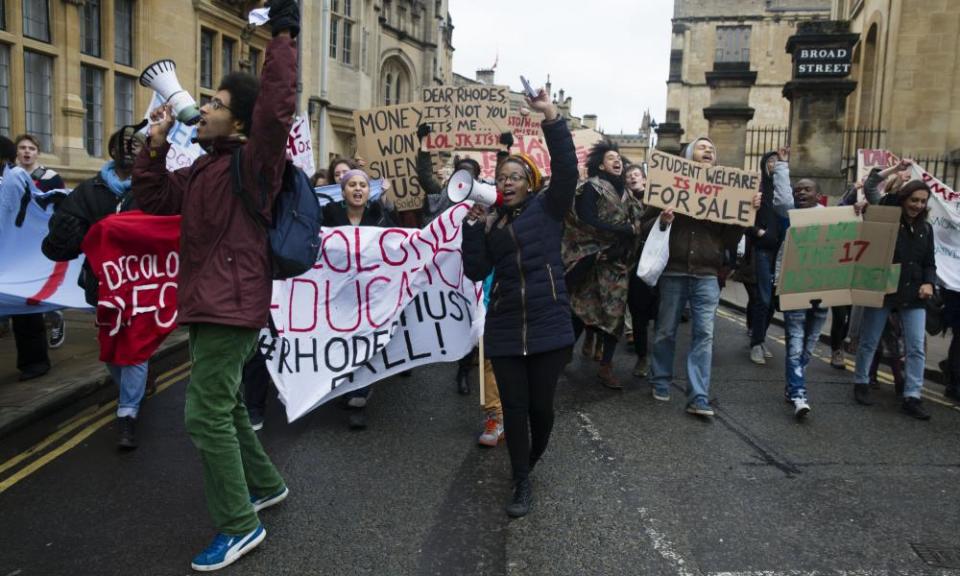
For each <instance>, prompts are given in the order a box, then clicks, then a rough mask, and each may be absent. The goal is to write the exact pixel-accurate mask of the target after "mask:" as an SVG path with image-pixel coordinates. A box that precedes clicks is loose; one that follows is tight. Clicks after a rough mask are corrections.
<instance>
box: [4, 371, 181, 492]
mask: <svg viewBox="0 0 960 576" xmlns="http://www.w3.org/2000/svg"><path fill="white" fill-rule="evenodd" d="M189 369H190V362H184V363H183V364H180V365H179V366H177V367H175V368H172V369H170V370H167V371H166V372H164V373H162V374H160V375H159V376H157V378H156V381H157V382H161V381H162V382H163V383H162V384H158V385H157V389H156V392H154V395H156V394H158V393H160V392H162V391H164V390H166V389H167V388H169V387H170V386H171V385H172V384H173V383H174V382H176V381H178V380H179V379H180V378H182V377H183V376H184V374H185V373H186V372H188V371H189ZM116 407H117V401H116V400H113V401H111V402H108V403H107V404H105V405H103V406H101V407H100V408H99V409H98V410H96V411H95V412H93V413H91V414H87V415H85V416H83V417H82V418H78V419H76V420H73V421H72V422H70V423H69V424H68V425H66V426H64V427H63V428H61V429H59V430H57V431H56V432H54V433H53V434H50V435H49V436H47V437H46V438H44V439H43V440H41V441H40V442H38V443H37V444H34V445H33V446H31V447H30V448H28V449H26V450H24V451H23V452H21V453H19V454H17V455H16V456H14V457H12V458H10V459H9V460H7V461H6V462H3V463H2V464H0V474H2V473H3V472H6V471H7V470H9V469H11V468H13V467H14V466H17V465H18V464H20V463H21V462H23V461H24V460H27V459H29V458H32V457H33V456H35V455H37V454H39V453H41V452H42V451H43V450H46V449H47V447H49V446H50V445H51V444H53V443H55V442H57V441H58V440H60V439H61V438H63V437H64V436H67V435H69V434H70V433H71V432H73V431H74V430H76V429H77V428H80V427H81V426H83V425H85V424H87V423H89V422H91V421H93V420H96V419H97V418H100V421H102V420H103V419H104V417H105V416H104V415H105V414H108V413H109V414H110V415H111V416H112V412H113V411H114V409H115V408H116ZM98 422H99V421H98ZM95 425H96V424H95ZM101 426H102V424H101V425H100V426H97V428H100V427H101ZM91 433H92V432H91ZM87 436H89V434H88V435H87ZM85 437H86V436H85ZM75 445H76V444H74V446H75ZM41 460H42V459H41ZM38 462H39V460H38ZM28 468H29V466H28V467H27V468H24V470H27V469H28ZM15 477H16V475H14V476H11V478H15ZM8 481H9V479H8ZM6 482H7V481H4V482H0V493H2V492H3V491H4V490H6V488H8V487H9V486H7V487H4V486H5V484H6ZM12 485H13V484H11V486H12Z"/></svg>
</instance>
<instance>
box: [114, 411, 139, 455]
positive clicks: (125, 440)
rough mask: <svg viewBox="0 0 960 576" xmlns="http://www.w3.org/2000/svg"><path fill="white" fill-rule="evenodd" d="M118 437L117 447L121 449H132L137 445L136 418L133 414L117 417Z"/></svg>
mask: <svg viewBox="0 0 960 576" xmlns="http://www.w3.org/2000/svg"><path fill="white" fill-rule="evenodd" d="M117 425H118V427H119V433H120V437H119V438H118V439H117V447H118V448H120V449H122V450H133V449H134V448H136V447H137V419H136V418H134V417H133V416H124V417H122V418H117Z"/></svg>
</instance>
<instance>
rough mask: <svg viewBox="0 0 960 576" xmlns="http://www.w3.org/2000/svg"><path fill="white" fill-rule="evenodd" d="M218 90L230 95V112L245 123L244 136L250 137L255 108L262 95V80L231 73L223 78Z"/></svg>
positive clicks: (247, 75) (241, 73) (240, 73)
mask: <svg viewBox="0 0 960 576" xmlns="http://www.w3.org/2000/svg"><path fill="white" fill-rule="evenodd" d="M217 90H225V91H227V92H229V93H230V111H231V112H233V116H234V118H236V119H237V120H239V121H241V122H243V129H242V130H241V131H242V132H243V133H244V135H246V136H249V135H250V128H251V127H252V126H253V106H254V104H256V103H257V94H259V93H260V80H258V79H257V77H256V76H254V75H252V74H248V73H246V72H231V73H230V74H227V75H226V76H224V77H223V80H221V81H220V86H218V87H217Z"/></svg>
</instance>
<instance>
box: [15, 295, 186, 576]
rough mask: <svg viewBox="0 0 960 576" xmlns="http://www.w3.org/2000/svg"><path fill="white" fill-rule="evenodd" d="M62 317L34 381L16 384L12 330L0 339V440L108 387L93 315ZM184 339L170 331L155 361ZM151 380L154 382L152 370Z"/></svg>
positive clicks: (183, 335) (67, 312)
mask: <svg viewBox="0 0 960 576" xmlns="http://www.w3.org/2000/svg"><path fill="white" fill-rule="evenodd" d="M63 316H64V322H65V324H66V332H65V334H66V338H65V339H64V343H63V345H62V346H60V347H59V348H57V349H51V350H50V351H49V354H50V371H49V372H48V373H46V374H45V375H43V376H41V377H39V378H34V379H33V380H28V381H26V382H20V381H19V376H20V373H19V372H18V371H17V347H16V343H15V342H14V339H13V332H9V333H6V334H5V335H4V336H3V337H2V338H0V438H3V437H4V436H7V435H9V434H11V433H13V432H15V431H16V430H18V429H20V428H23V427H25V426H28V425H30V424H31V423H34V422H36V421H38V420H40V419H42V418H44V417H45V416H47V415H49V414H51V413H53V412H55V411H57V410H59V409H61V408H64V407H68V406H69V405H70V404H71V403H74V402H77V401H81V400H82V399H84V398H86V397H88V396H90V395H92V394H95V393H96V392H98V391H100V390H102V389H103V388H105V387H108V386H112V382H111V381H110V376H109V374H108V373H107V368H106V366H104V364H103V363H102V362H100V360H99V354H100V345H99V344H98V343H97V328H96V326H94V323H93V322H94V317H93V314H91V313H88V312H81V311H79V310H64V312H63ZM186 341H187V332H186V330H185V329H182V328H181V329H179V330H177V331H175V332H174V333H172V334H171V335H170V336H169V337H168V338H167V339H166V341H164V343H163V344H162V345H161V347H160V349H159V350H158V351H157V354H156V357H157V358H163V357H164V356H165V355H167V354H169V353H170V352H172V351H174V350H176V349H178V347H182V346H185V345H186ZM151 377H152V378H155V372H154V373H153V374H151V375H149V376H148V378H151ZM0 576H3V574H2V573H0Z"/></svg>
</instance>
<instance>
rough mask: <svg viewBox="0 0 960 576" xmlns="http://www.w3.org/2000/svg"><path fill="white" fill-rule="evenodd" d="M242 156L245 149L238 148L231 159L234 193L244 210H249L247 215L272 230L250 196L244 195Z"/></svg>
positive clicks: (264, 227) (266, 228)
mask: <svg viewBox="0 0 960 576" xmlns="http://www.w3.org/2000/svg"><path fill="white" fill-rule="evenodd" d="M242 154H243V148H242V147H238V148H237V149H236V150H234V151H233V154H231V158H230V175H231V179H232V180H233V193H234V194H235V195H237V196H238V197H239V198H240V202H242V203H243V206H244V208H246V210H247V214H249V215H250V217H251V218H253V221H254V222H256V223H257V224H259V225H260V226H261V227H262V228H263V229H264V230H269V229H270V223H269V222H267V219H266V218H264V217H263V214H261V213H260V212H259V211H258V210H257V209H256V208H254V206H253V200H252V199H251V198H250V196H248V195H246V194H244V193H243V179H242V177H241V174H240V167H241V166H243V164H242V159H243V157H242Z"/></svg>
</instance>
